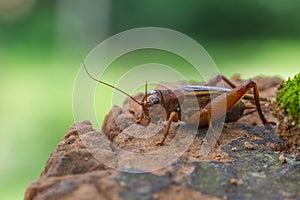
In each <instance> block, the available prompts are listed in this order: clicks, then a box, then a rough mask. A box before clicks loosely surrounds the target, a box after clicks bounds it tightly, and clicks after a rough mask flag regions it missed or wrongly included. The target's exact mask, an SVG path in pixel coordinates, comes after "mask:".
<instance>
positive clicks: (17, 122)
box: [0, 0, 300, 199]
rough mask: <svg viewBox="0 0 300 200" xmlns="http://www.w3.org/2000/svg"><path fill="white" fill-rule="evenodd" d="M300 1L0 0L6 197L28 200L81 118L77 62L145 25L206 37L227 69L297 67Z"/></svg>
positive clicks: (0, 120)
mask: <svg viewBox="0 0 300 200" xmlns="http://www.w3.org/2000/svg"><path fill="white" fill-rule="evenodd" d="M299 8H300V1H298V0H287V1H281V0H273V1H267V0H244V1H233V0H227V1H222V0H214V1H211V0H189V1H175V0H164V1H159V0H152V1H149V0H139V1H134V0H126V1H116V0H100V1H97V0H86V1H81V0H56V1H55V0H51V1H50V0H44V1H37V0H0V66H1V68H0V81H1V84H0V88H1V96H0V102H1V104H0V113H1V115H0V134H1V140H0V143H1V145H0V148H1V153H0V161H1V165H0V177H1V179H0V180H1V182H0V199H22V198H23V195H24V191H25V189H26V187H27V186H28V185H29V184H30V183H31V182H32V181H34V180H36V179H37V178H38V177H39V174H40V172H41V171H42V170H43V167H44V165H45V162H46V160H47V158H48V156H49V155H50V153H51V152H52V151H53V150H54V149H55V147H56V145H57V144H58V142H59V141H60V140H61V139H62V138H63V135H64V133H65V131H66V130H67V129H68V128H69V126H70V125H71V124H72V123H73V114H72V91H73V83H74V81H75V77H76V73H77V70H78V69H79V66H80V64H81V60H83V59H84V58H85V57H86V56H87V55H88V53H89V51H91V50H92V49H93V48H94V47H95V46H96V45H97V44H98V43H99V42H101V41H103V40H104V39H106V38H108V37H109V36H111V35H114V34H116V33H119V32H121V31H124V30H128V29H131V28H136V27H145V26H154V27H165V28H170V29H174V30H177V31H180V32H182V33H184V34H187V35H188V36H190V37H192V38H193V39H195V40H197V41H198V42H199V43H200V44H202V45H203V47H204V48H205V49H206V50H207V51H208V53H209V54H210V55H211V57H212V58H213V59H214V61H215V62H216V64H217V66H218V68H219V70H220V72H221V73H223V74H225V75H227V76H232V75H233V74H235V73H241V74H242V75H243V77H244V78H248V77H253V76H255V75H259V74H264V75H268V76H273V75H278V76H281V77H282V78H285V77H288V76H293V75H295V74H296V73H297V72H299V67H300V59H299V57H300V55H299V53H300V26H299V20H300V12H299Z"/></svg>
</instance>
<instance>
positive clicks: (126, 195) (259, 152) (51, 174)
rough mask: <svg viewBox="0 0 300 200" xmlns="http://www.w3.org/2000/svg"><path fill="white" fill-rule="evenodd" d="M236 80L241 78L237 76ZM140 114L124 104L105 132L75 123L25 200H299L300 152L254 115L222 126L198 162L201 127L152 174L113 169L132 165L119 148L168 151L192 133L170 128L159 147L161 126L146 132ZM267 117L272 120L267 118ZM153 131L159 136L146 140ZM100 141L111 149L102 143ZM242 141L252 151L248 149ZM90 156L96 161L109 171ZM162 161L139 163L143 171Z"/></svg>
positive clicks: (179, 127) (112, 113)
mask: <svg viewBox="0 0 300 200" xmlns="http://www.w3.org/2000/svg"><path fill="white" fill-rule="evenodd" d="M259 81H261V83H264V82H265V85H268V87H265V88H261V90H263V91H262V96H266V97H270V96H271V95H272V94H273V92H271V91H273V89H274V87H275V86H276V84H275V83H274V80H273V79H266V78H264V79H259ZM235 82H236V83H239V82H240V79H239V78H238V77H236V78H235ZM275 82H276V81H275ZM276 83H277V82H276ZM266 107H267V105H266ZM266 110H267V109H266ZM139 114H140V110H139V108H138V107H136V105H135V104H132V102H130V101H127V102H126V103H125V104H124V107H123V108H119V107H114V108H113V109H112V110H111V111H110V113H109V114H108V115H107V117H106V119H105V122H104V124H103V127H102V129H103V131H102V132H97V131H95V130H93V128H92V125H91V124H90V122H89V121H83V122H77V123H75V124H73V125H72V126H71V128H70V129H69V130H68V131H67V133H66V135H65V137H64V139H63V140H62V141H61V142H60V143H59V144H58V146H57V148H56V150H55V151H54V152H53V153H52V154H51V156H50V158H49V159H48V161H47V163H46V166H45V169H44V170H43V172H42V173H41V177H40V178H39V179H38V180H37V181H35V182H33V183H32V184H31V185H30V186H29V187H28V188H27V190H26V193H25V200H38V199H130V200H132V199H133V200H135V199H145V200H148V199H149V200H159V199H172V200H176V199H300V187H299V185H300V161H299V159H298V157H299V156H298V155H297V152H298V151H299V149H297V148H296V147H294V146H293V145H291V144H290V143H287V142H284V141H282V140H280V139H279V138H278V137H277V134H276V133H275V127H269V128H265V127H263V126H261V122H260V120H259V117H258V115H257V113H253V114H250V115H248V116H245V117H244V118H242V119H240V120H239V121H238V122H236V123H230V124H226V126H225V127H224V129H223V131H222V134H221V137H220V138H219V142H220V145H217V146H215V147H214V148H213V149H212V151H211V152H210V153H209V154H207V155H205V156H200V152H201V145H202V144H204V143H205V137H206V134H207V127H201V128H199V129H198V131H197V135H196V137H195V138H194V140H193V141H192V143H191V145H190V146H189V148H188V149H187V150H186V151H184V153H183V154H182V155H181V156H180V158H179V159H177V160H175V161H174V162H172V163H171V164H170V165H168V166H166V167H164V168H162V169H158V170H155V171H152V172H149V173H146V172H143V170H140V171H139V169H136V170H137V171H139V172H143V173H127V172H121V171H118V170H115V168H122V166H124V167H126V163H127V161H130V159H131V158H130V157H127V158H126V154H122V153H120V152H121V151H120V149H122V150H127V151H131V152H136V153H143V152H154V151H156V150H158V149H160V148H162V147H165V146H168V145H170V142H171V140H172V139H174V137H175V136H176V134H179V133H180V134H181V133H183V134H186V135H191V134H192V135H193V134H194V133H190V132H189V130H190V127H189V126H186V125H184V124H182V123H180V122H179V123H173V124H172V126H171V129H170V134H169V136H168V138H167V140H166V143H165V144H164V145H163V146H159V145H158V143H159V141H160V140H161V139H162V132H161V131H160V129H161V128H163V127H164V123H157V124H151V123H150V124H149V125H148V126H147V127H150V128H148V129H147V128H146V129H145V127H144V129H143V127H141V126H138V125H136V124H135V123H134V121H135V120H136V118H137V116H138V115H139ZM265 114H266V115H267V117H268V118H269V119H271V114H270V113H269V112H265ZM153 131H154V132H155V133H156V134H153V135H151V134H152V133H151V132H153ZM128 133H130V134H131V135H129V134H128ZM147 134H148V135H147ZM149 134H150V135H149ZM145 135H146V136H149V138H145V137H143V136H145ZM104 137H105V138H108V139H109V140H108V141H112V144H113V145H112V144H109V143H101V142H99V138H102V139H103V138H104ZM180 139H181V138H180V137H179V138H177V139H176V137H175V140H180ZM245 143H247V144H250V145H251V147H252V148H245ZM99 147H101V148H99ZM99 149H101V150H99ZM166 153H167V154H168V152H166ZM92 154H93V155H95V154H98V155H101V157H102V158H105V159H106V160H107V161H109V163H110V167H108V166H106V165H104V164H103V163H102V162H99V161H98V160H97V159H96V158H95V157H94V156H93V155H92ZM280 155H284V157H285V159H286V162H285V163H282V162H281V161H280V159H279V156H280ZM124 156H125V158H124ZM159 162H160V161H159V159H157V160H153V161H151V162H146V161H144V162H142V164H141V165H140V166H141V167H142V168H143V167H148V165H152V164H153V165H155V164H157V163H159ZM143 164H144V165H143ZM145 165H147V166H145Z"/></svg>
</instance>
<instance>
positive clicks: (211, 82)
mask: <svg viewBox="0 0 300 200" xmlns="http://www.w3.org/2000/svg"><path fill="white" fill-rule="evenodd" d="M221 81H224V82H225V83H227V84H228V85H229V86H230V87H231V88H236V86H235V84H234V83H232V81H230V80H229V79H228V78H226V77H225V76H223V75H222V74H217V75H215V76H214V77H212V78H211V79H210V80H209V81H208V82H207V83H206V84H205V85H206V86H216V85H217V84H218V83H219V82H221Z"/></svg>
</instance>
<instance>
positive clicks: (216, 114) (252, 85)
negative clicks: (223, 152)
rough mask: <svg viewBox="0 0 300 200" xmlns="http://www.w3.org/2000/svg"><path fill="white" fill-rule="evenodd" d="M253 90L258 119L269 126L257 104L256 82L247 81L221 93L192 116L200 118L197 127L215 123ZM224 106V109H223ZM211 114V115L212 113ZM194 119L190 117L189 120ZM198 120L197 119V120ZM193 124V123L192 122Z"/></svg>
mask: <svg viewBox="0 0 300 200" xmlns="http://www.w3.org/2000/svg"><path fill="white" fill-rule="evenodd" d="M251 89H253V94H254V100H255V105H256V109H257V112H258V114H259V117H260V119H261V121H262V123H263V124H264V125H270V124H271V123H270V122H268V121H267V120H266V118H265V116H264V114H263V112H262V109H261V106H260V103H259V93H258V88H257V85H256V82H255V81H253V80H248V81H246V82H244V83H243V84H241V85H240V86H238V87H236V88H234V89H232V90H231V91H229V92H226V93H223V94H221V95H220V96H217V97H216V98H214V99H213V100H211V101H210V102H209V103H208V104H207V105H206V106H205V107H204V108H203V109H201V110H200V111H199V112H197V113H195V114H194V115H196V114H198V115H199V116H200V119H199V125H200V126H204V125H208V124H209V122H210V121H215V120H217V119H219V118H220V117H222V116H223V115H224V114H225V113H226V112H228V111H229V110H230V109H231V108H232V107H233V106H235V105H236V104H237V103H238V102H239V101H241V100H242V98H243V97H244V96H245V95H246V94H247V93H248V92H249V91H250V90H251ZM224 106H225V107H224ZM212 112H213V113H212ZM193 118H195V119H196V117H195V116H194V117H193V116H192V117H191V119H193ZM197 119H198V118H197ZM193 123H195V122H193Z"/></svg>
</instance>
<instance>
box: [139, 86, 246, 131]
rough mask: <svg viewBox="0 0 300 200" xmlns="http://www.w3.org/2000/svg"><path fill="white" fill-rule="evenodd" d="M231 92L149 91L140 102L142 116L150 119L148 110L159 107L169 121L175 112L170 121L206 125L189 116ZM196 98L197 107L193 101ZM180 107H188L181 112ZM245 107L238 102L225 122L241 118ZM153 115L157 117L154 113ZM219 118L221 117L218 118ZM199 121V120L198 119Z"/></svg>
mask: <svg viewBox="0 0 300 200" xmlns="http://www.w3.org/2000/svg"><path fill="white" fill-rule="evenodd" d="M228 91H231V90H230V89H226V88H218V87H212V86H182V87H181V88H179V89H177V90H150V91H148V92H147V95H146V98H147V99H144V101H142V105H143V106H142V107H143V110H144V114H145V115H146V116H148V117H149V118H152V116H151V117H150V116H149V115H150V112H149V109H150V108H153V107H154V106H157V105H160V107H161V108H163V109H164V111H165V112H166V119H169V118H170V116H171V113H173V112H175V113H176V115H175V116H174V117H173V119H172V121H175V122H177V121H178V120H180V121H183V122H185V123H187V124H192V123H195V124H197V123H199V125H202V126H203V125H208V123H205V122H202V123H201V121H199V122H198V121H192V120H191V116H192V115H193V114H195V113H197V112H198V111H199V110H201V109H203V108H205V106H206V105H207V104H208V103H209V102H210V101H211V100H212V99H214V98H216V97H217V96H219V95H220V94H223V93H225V92H228ZM195 98H197V105H195V103H194V101H195ZM180 105H188V107H186V108H185V110H184V111H183V110H181V107H180ZM245 108H246V106H245V104H244V102H243V101H239V102H238V103H237V104H236V105H235V106H233V107H232V108H230V109H228V112H226V113H225V114H226V120H225V121H226V122H234V121H237V120H238V119H239V118H241V117H242V115H243V112H244V110H245ZM154 115H156V116H157V115H159V113H157V112H156V113H155V114H154ZM220 117H221V116H220ZM200 120H201V119H200Z"/></svg>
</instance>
